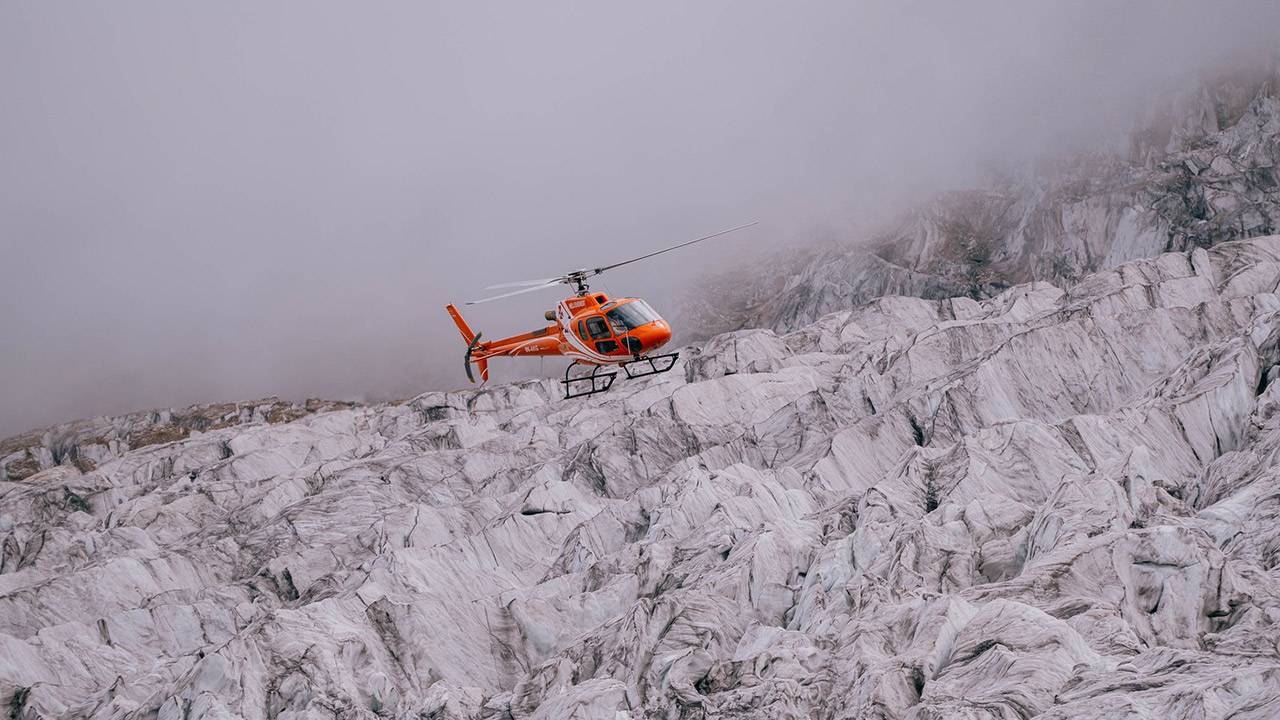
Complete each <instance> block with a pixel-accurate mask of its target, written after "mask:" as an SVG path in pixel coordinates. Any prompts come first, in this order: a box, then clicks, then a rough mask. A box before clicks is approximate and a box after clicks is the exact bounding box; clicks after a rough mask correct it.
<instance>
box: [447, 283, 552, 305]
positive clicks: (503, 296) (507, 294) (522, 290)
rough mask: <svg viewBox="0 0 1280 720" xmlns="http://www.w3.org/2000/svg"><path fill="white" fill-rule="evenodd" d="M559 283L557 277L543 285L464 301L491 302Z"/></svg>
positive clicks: (468, 303)
mask: <svg viewBox="0 0 1280 720" xmlns="http://www.w3.org/2000/svg"><path fill="white" fill-rule="evenodd" d="M559 284H560V279H559V278H555V279H554V280H552V281H551V282H546V283H543V284H541V285H534V286H533V287H527V288H521V289H520V290H513V291H511V292H509V293H502V294H501V295H494V296H493V297H487V298H480V299H479V300H468V301H466V302H465V303H463V305H479V304H480V303H486V302H489V301H490V300H501V299H502V298H509V297H511V296H513V295H523V294H525V293H527V292H533V291H534V290H545V289H546V288H549V287H555V286H557V285H559Z"/></svg>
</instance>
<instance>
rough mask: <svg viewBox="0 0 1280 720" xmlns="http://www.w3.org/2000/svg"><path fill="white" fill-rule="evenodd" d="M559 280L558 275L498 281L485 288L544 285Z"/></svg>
mask: <svg viewBox="0 0 1280 720" xmlns="http://www.w3.org/2000/svg"><path fill="white" fill-rule="evenodd" d="M559 281H560V278H558V277H552V278H541V279H538V280H515V281H513V282H505V283H498V284H497V285H489V286H487V287H485V290H497V289H499V288H513V287H529V286H530V285H546V284H547V283H549V282H559Z"/></svg>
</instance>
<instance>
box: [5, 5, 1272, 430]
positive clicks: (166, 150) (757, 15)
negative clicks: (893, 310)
mask: <svg viewBox="0 0 1280 720" xmlns="http://www.w3.org/2000/svg"><path fill="white" fill-rule="evenodd" d="M1277 40H1280V4H1277V3H1275V2H1219V3H1190V2H1181V3H1179V2H1156V1H1150V2H1127V3H1121V2H1097V3H1059V4H1054V5H1050V4H1048V3H1035V4H1031V3H1022V4H1015V3H1005V2H984V3H945V2H936V3H934V2H859V3H836V2H830V3H816V2H814V3H769V2H704V3H697V4H693V3H559V2H540V3H508V4H501V5H499V4H489V3H438V4H437V3H376V4H363V3H362V4H349V3H329V2H325V3H320V2H311V3H171V2H125V3H75V4H66V3H5V4H3V5H0V93H2V95H0V338H3V352H2V353H0V436H7V435H11V434H14V433H17V432H20V431H24V430H27V429H31V428H35V427H40V426H44V425H48V424H51V423H55V422H61V421H67V420H72V419H75V418H79V417H85V416H92V415H98V414H114V413H122V412H128V411H133V410H139V409H145V408H150V407H169V406H181V405H186V404H190V403H196V402H213V401H227V400H242V399H250V398H256V397H263V396H268V395H279V396H281V397H286V398H302V397H308V396H321V397H329V398H336V399H383V398H390V397H406V396H411V395H414V394H417V393H419V392H422V391H425V390H428V389H452V388H458V387H462V386H464V385H466V380H465V377H464V375H463V368H462V362H463V361H462V353H463V349H464V345H463V343H462V341H461V338H460V337H459V336H458V334H457V332H456V330H455V329H454V327H453V325H452V324H451V322H450V321H449V319H448V317H447V316H446V314H445V312H444V311H443V306H444V305H445V303H447V302H451V301H453V302H458V301H462V300H466V299H470V298H474V297H478V296H483V295H485V294H486V291H485V290H484V289H483V288H484V287H485V286H487V285H490V284H493V283H498V282H503V281H510V280H519V279H524V278H537V277H545V276H549V275H554V274H558V273H562V272H564V271H567V270H571V269H575V268H579V267H589V266H595V265H601V264H606V263H610V262H614V261H617V260H621V259H625V258H627V257H631V256H634V255H640V254H643V253H644V252H648V251H650V250H652V249H655V248H658V247H662V246H665V245H670V244H674V243H677V242H681V241H684V240H688V239H692V238H694V237H698V236H700V235H705V234H708V233H712V232H716V231H718V230H721V229H724V228H728V227H731V226H734V225H738V224H742V223H744V222H748V221H752V220H758V221H760V224H759V225H758V226H756V227H754V228H751V229H750V230H746V231H743V232H741V233H738V234H735V235H733V236H726V237H724V238H718V239H716V240H713V241H710V242H708V243H703V244H700V245H697V246H694V247H691V248H687V249H684V250H680V251H678V252H676V253H671V254H668V255H663V256H661V257H659V258H654V259H652V260H649V261H646V262H644V263H637V264H635V265H629V266H627V267H625V268H620V269H618V270H617V271H614V272H612V273H610V274H609V275H606V276H604V277H602V278H601V279H600V280H601V282H597V283H596V284H595V285H594V286H595V287H600V288H602V289H605V290H607V291H610V292H613V293H618V294H628V295H642V296H644V297H646V298H647V299H648V300H649V301H650V303H651V304H652V305H654V306H655V307H656V308H657V309H658V310H659V311H660V312H663V313H664V314H665V315H667V316H668V317H674V316H676V314H677V313H676V310H677V308H676V307H674V305H675V304H676V303H678V302H679V298H680V297H681V296H682V295H683V293H684V292H685V291H687V290H688V289H689V288H690V287H691V286H692V285H693V284H694V283H696V282H697V279H698V278H699V276H700V275H702V274H703V273H706V272H708V271H710V270H714V269H716V268H719V267H722V266H723V265H724V264H725V263H726V262H740V261H741V260H742V258H744V257H750V256H751V255H752V253H758V252H764V251H775V252H776V251H777V250H779V249H785V248H787V247H790V246H793V245H794V244H796V243H802V242H805V241H806V239H807V238H810V237H812V236H813V235H814V234H815V233H818V232H827V233H830V232H835V233H837V234H839V233H849V234H850V235H851V236H852V235H853V234H855V233H856V231H855V228H859V227H864V226H867V225H868V224H872V223H874V222H876V221H878V220H880V219H882V218H883V217H884V216H885V214H886V213H889V212H893V211H896V210H898V209H900V208H902V207H904V206H906V205H908V204H910V203H911V202H914V201H916V200H918V199H919V198H922V197H924V196H926V195H927V194H928V193H931V192H934V191H937V190H940V189H945V188H949V187H958V186H963V185H964V184H965V183H969V182H973V181H974V180H975V179H976V178H977V177H978V176H979V174H980V173H981V172H983V171H984V170H985V169H988V168H990V167H991V166H992V165H993V164H997V165H1016V164H1017V163H1021V162H1025V161H1027V160H1029V159H1030V158H1033V157H1035V156H1037V155H1039V154H1042V153H1045V152H1052V151H1056V150H1060V149H1069V148H1073V147H1090V146H1092V145H1095V144H1103V143H1109V142H1115V141H1116V139H1117V138H1118V137H1119V136H1120V135H1121V134H1122V133H1123V132H1124V131H1125V130H1126V129H1127V128H1128V127H1129V125H1130V123H1131V122H1132V120H1133V118H1134V116H1135V114H1136V113H1138V112H1140V111H1141V110H1142V108H1143V103H1145V102H1148V101H1150V99H1151V97H1153V93H1155V92H1158V91H1164V90H1168V89H1171V88H1175V87H1178V86H1179V84H1180V83H1185V82H1187V81H1188V78H1190V77H1191V76H1192V75H1193V74H1194V73H1196V72H1197V71H1198V70H1200V69H1201V68H1205V67H1209V66H1212V65H1213V64H1215V63H1218V62H1221V61H1223V60H1225V59H1227V58H1230V57H1232V56H1233V55H1235V54H1237V53H1240V52H1242V51H1248V50H1253V49H1257V48H1265V47H1275V46H1276V44H1277ZM763 271H764V270H763V269H762V272H763ZM559 297H560V296H559V294H558V292H557V291H554V290H552V291H546V292H544V293H542V294H529V295H524V296H521V297H519V298H513V299H511V300H507V301H500V302H496V303H490V304H487V305H483V306H477V307H475V308H465V309H464V311H465V312H466V315H467V317H468V319H469V320H470V321H471V322H472V325H473V326H474V327H477V328H478V329H481V330H483V331H484V332H485V334H486V336H489V337H495V336H497V335H499V334H505V333H509V332H518V331H524V330H528V329H530V328H532V327H536V326H538V325H539V324H540V323H541V317H542V311H543V310H544V309H547V308H549V307H551V306H552V304H553V303H554V302H555V301H556V300H557V299H559ZM545 362H546V363H547V364H546V365H545V369H547V370H550V369H551V361H550V360H548V361H545ZM555 367H556V368H558V367H559V363H556V364H555ZM542 369H544V364H543V361H539V360H525V361H513V362H509V363H500V362H495V363H494V374H493V375H494V377H493V381H494V382H502V381H503V380H506V379H511V378H515V377H520V376H522V375H527V374H531V373H538V372H540V371H541V370H542Z"/></svg>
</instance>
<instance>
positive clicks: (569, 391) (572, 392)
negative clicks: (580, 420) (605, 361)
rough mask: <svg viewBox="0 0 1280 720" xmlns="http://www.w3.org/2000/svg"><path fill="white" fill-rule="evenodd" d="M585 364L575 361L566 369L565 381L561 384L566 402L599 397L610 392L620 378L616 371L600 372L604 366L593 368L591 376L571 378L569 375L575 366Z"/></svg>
mask: <svg viewBox="0 0 1280 720" xmlns="http://www.w3.org/2000/svg"><path fill="white" fill-rule="evenodd" d="M585 364H586V363H580V362H578V361H577V360H574V361H573V362H572V363H569V367H567V368H565V369H564V380H561V381H560V384H561V385H564V399H565V400H571V399H573V398H580V397H588V396H590V395H598V394H600V393H602V392H608V391H609V388H611V387H613V381H614V379H615V378H617V377H618V373H617V371H616V370H608V371H605V372H600V371H601V370H604V366H603V365H595V366H593V367H592V368H591V374H590V375H581V376H579V377H569V373H570V372H572V371H573V368H574V367H575V366H577V365H585ZM584 386H585V387H584Z"/></svg>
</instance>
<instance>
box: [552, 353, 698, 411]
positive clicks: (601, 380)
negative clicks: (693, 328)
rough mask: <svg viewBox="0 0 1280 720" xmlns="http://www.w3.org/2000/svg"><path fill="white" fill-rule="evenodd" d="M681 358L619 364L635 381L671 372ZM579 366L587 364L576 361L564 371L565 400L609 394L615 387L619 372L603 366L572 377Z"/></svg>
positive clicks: (662, 357)
mask: <svg viewBox="0 0 1280 720" xmlns="http://www.w3.org/2000/svg"><path fill="white" fill-rule="evenodd" d="M679 357H680V353H668V354H666V355H652V356H650V357H638V358H636V359H634V360H628V361H626V362H622V363H618V364H619V365H620V366H622V370H623V371H624V372H625V373H626V374H627V379H628V380H635V379H636V378H642V377H649V376H650V375H661V374H662V373H664V372H670V370H671V368H673V367H675V366H676V359H677V358H679ZM578 365H586V363H580V362H578V361H577V360H574V361H573V362H572V363H570V364H569V367H567V368H565V370H564V380H561V381H560V384H561V385H564V399H565V400H572V399H573V398H580V397H588V396H591V395H599V394H600V393H604V392H608V391H609V388H611V387H613V381H614V380H616V379H617V377H618V371H617V370H604V366H603V365H595V366H593V367H592V369H591V374H590V375H581V376H579V377H571V376H570V373H571V372H573V368H575V367H577V366H578ZM633 368H634V369H633ZM602 371H603V372H602Z"/></svg>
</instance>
